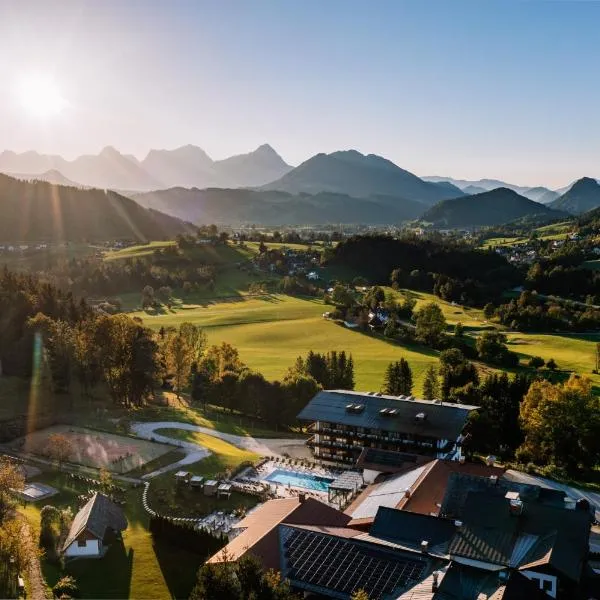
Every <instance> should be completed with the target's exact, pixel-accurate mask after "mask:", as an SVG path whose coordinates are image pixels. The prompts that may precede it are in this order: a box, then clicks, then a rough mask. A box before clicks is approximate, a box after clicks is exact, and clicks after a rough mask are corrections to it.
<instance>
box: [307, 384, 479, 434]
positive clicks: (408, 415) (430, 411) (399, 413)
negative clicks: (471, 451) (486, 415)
mask: <svg viewBox="0 0 600 600" xmlns="http://www.w3.org/2000/svg"><path fill="white" fill-rule="evenodd" d="M411 398H412V397H411ZM349 404H355V405H356V404H360V405H363V409H362V410H361V411H348V410H346V407H347V406H348V405H349ZM477 408H478V407H477V406H471V405H468V404H452V403H448V402H444V403H441V402H438V401H429V400H419V399H412V400H409V399H406V398H403V397H401V396H386V395H382V394H378V395H371V394H368V393H364V392H353V391H348V390H323V391H321V392H319V393H318V394H317V395H316V396H315V397H314V398H313V399H312V400H311V401H310V402H309V403H308V404H307V405H306V406H305V407H304V409H302V411H301V412H300V414H299V415H298V419H300V420H301V421H311V422H313V421H326V422H330V423H340V424H343V425H353V426H356V427H367V428H370V429H381V430H383V431H393V432H400V433H407V434H411V435H422V436H426V437H432V438H437V439H448V440H454V439H456V438H457V437H458V436H459V435H460V433H461V432H462V430H463V427H464V425H465V422H466V420H467V417H468V416H469V413H471V412H472V411H474V410H477ZM383 409H395V411H396V412H395V414H394V415H393V416H391V415H387V416H386V415H383V414H381V412H380V411H381V410H383ZM419 413H423V414H424V415H425V418H424V419H417V418H416V417H417V415H418V414H419Z"/></svg>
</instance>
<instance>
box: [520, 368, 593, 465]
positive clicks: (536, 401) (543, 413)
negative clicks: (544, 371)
mask: <svg viewBox="0 0 600 600" xmlns="http://www.w3.org/2000/svg"><path fill="white" fill-rule="evenodd" d="M520 418H521V426H522V428H523V432H524V434H525V441H524V442H523V444H522V446H521V447H520V448H519V456H520V458H521V459H523V460H526V459H529V460H533V461H534V462H537V463H539V464H555V465H558V466H562V467H565V468H566V469H567V470H568V471H569V472H574V471H576V470H577V468H589V467H593V466H594V465H596V464H598V460H600V398H598V397H597V396H595V395H594V394H593V392H592V384H591V381H590V380H589V379H587V378H584V377H578V376H577V375H571V377H570V378H569V380H568V381H567V382H566V383H564V384H563V383H557V384H552V383H549V382H548V381H545V380H541V381H534V382H533V383H532V384H531V387H530V388H529V391H528V392H527V395H526V396H525V398H524V400H523V403H522V405H521V413H520Z"/></svg>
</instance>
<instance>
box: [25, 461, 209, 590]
mask: <svg viewBox="0 0 600 600" xmlns="http://www.w3.org/2000/svg"><path fill="white" fill-rule="evenodd" d="M36 480H38V481H43V482H44V483H47V484H49V485H52V486H53V487H56V488H57V489H59V490H60V494H58V495H57V496H54V497H52V498H49V499H48V500H45V501H44V502H43V503H40V504H39V505H35V504H29V505H27V507H26V508H25V509H24V510H23V513H24V514H25V515H26V517H27V518H28V520H29V522H30V523H31V525H32V527H33V529H34V531H35V532H36V535H39V526H40V510H41V508H42V507H43V506H44V505H46V504H52V505H53V506H59V507H66V506H71V507H75V506H76V497H77V495H78V494H81V493H82V492H84V491H85V486H84V484H81V483H78V482H74V481H73V480H71V479H70V478H69V477H67V476H66V475H65V474H63V473H45V474H44V475H42V476H40V477H39V478H36ZM124 510H125V514H126V516H127V519H128V521H129V527H128V528H127V530H126V531H125V532H124V533H123V544H122V545H116V544H115V545H113V547H111V549H110V550H109V551H108V553H107V555H106V556H105V557H104V558H103V559H101V560H80V561H75V562H71V563H69V564H68V565H67V572H69V573H71V574H72V575H73V576H74V577H75V578H76V579H77V584H78V585H79V589H80V592H81V597H82V598H187V597H188V595H189V592H190V590H191V588H192V586H193V585H194V582H195V576H196V572H197V570H198V567H199V566H200V565H201V564H202V556H201V555H200V554H193V553H190V552H186V551H182V550H180V549H178V548H175V547H172V546H170V545H164V544H162V543H159V544H155V543H154V541H153V539H152V536H151V535H150V533H149V531H148V515H147V514H146V513H145V512H144V510H143V508H142V502H141V489H140V488H138V489H136V490H134V489H131V490H129V491H128V492H127V503H126V505H125V506H124ZM42 570H43V574H44V576H45V578H46V581H47V583H48V585H49V586H50V587H52V586H53V585H54V584H55V583H56V581H57V580H58V579H59V577H60V573H59V571H58V569H57V567H55V566H54V565H50V564H48V563H47V562H46V561H43V562H42Z"/></svg>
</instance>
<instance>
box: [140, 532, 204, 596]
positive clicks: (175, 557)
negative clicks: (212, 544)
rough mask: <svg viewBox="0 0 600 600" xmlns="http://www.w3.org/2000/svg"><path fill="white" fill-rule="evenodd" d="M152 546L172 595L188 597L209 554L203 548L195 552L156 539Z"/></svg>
mask: <svg viewBox="0 0 600 600" xmlns="http://www.w3.org/2000/svg"><path fill="white" fill-rule="evenodd" d="M152 547H153V549H154V554H155V555H156V558H157V560H158V564H159V566H160V570H161V571H162V574H163V577H164V578H165V583H166V584H167V587H168V588H169V592H170V593H171V597H173V598H178V599H179V598H181V599H184V598H188V597H189V595H190V592H191V591H192V588H193V587H194V585H195V583H196V575H197V573H198V569H199V568H200V567H201V566H202V565H203V564H204V562H205V560H206V559H207V558H208V556H205V555H204V553H202V552H201V550H200V551H199V552H198V553H193V552H189V551H187V550H183V549H182V548H178V547H177V546H174V545H172V544H168V543H166V542H163V541H158V540H156V539H155V540H154V541H153V546H152Z"/></svg>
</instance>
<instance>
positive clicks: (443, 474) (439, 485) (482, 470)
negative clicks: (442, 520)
mask: <svg viewBox="0 0 600 600" xmlns="http://www.w3.org/2000/svg"><path fill="white" fill-rule="evenodd" d="M452 473H461V474H465V475H477V476H480V477H486V478H489V477H490V476H492V475H494V476H496V477H498V478H500V477H501V476H502V474H503V473H504V469H502V468H500V467H488V466H487V465H484V464H482V463H473V462H465V463H462V464H461V463H460V462H459V461H456V460H436V461H435V462H434V463H433V464H432V466H431V468H430V469H428V470H427V471H425V472H424V473H423V475H422V476H421V477H420V478H419V480H418V481H417V482H416V484H415V485H414V486H413V487H412V489H411V493H410V496H409V497H407V498H404V499H403V500H402V501H401V502H400V504H399V505H398V506H397V508H401V509H402V510H409V511H411V512H417V513H421V514H423V515H429V514H431V513H434V512H435V513H439V512H440V507H441V504H442V501H443V499H444V495H445V493H446V489H447V488H448V483H449V480H450V476H451V474H452Z"/></svg>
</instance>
